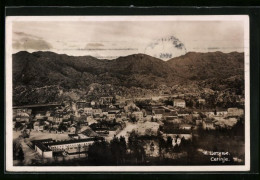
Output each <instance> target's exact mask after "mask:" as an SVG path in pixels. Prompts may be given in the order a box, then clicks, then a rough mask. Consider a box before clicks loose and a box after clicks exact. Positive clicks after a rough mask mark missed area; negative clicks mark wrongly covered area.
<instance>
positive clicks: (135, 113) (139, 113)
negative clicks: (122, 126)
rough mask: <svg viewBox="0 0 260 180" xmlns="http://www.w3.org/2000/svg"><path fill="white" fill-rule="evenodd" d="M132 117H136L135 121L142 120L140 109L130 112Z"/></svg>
mask: <svg viewBox="0 0 260 180" xmlns="http://www.w3.org/2000/svg"><path fill="white" fill-rule="evenodd" d="M132 114H133V115H134V117H135V118H136V120H137V121H142V120H143V117H144V115H143V112H142V111H135V112H133V113H132Z"/></svg>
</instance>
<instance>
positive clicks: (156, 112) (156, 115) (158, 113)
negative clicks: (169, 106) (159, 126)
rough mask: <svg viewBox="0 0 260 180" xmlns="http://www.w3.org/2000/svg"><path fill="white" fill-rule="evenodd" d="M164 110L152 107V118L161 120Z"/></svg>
mask: <svg viewBox="0 0 260 180" xmlns="http://www.w3.org/2000/svg"><path fill="white" fill-rule="evenodd" d="M164 112H165V110H164V109H154V110H152V114H153V115H152V117H153V119H154V120H161V119H162V117H163V114H164Z"/></svg>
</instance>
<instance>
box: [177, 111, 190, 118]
mask: <svg viewBox="0 0 260 180" xmlns="http://www.w3.org/2000/svg"><path fill="white" fill-rule="evenodd" d="M188 115H190V113H189V112H188V111H178V117H185V116H188Z"/></svg>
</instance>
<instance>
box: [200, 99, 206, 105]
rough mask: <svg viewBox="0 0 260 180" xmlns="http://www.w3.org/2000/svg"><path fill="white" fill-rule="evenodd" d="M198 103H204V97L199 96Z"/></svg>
mask: <svg viewBox="0 0 260 180" xmlns="http://www.w3.org/2000/svg"><path fill="white" fill-rule="evenodd" d="M198 103H199V104H205V103H206V100H205V99H202V98H199V99H198Z"/></svg>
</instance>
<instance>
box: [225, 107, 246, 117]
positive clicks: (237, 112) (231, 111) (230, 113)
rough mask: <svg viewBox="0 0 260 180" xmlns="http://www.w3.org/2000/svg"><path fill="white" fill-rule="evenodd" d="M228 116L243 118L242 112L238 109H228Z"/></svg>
mask: <svg viewBox="0 0 260 180" xmlns="http://www.w3.org/2000/svg"><path fill="white" fill-rule="evenodd" d="M227 114H228V116H243V115H244V110H243V109H238V108H228V109H227Z"/></svg>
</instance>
